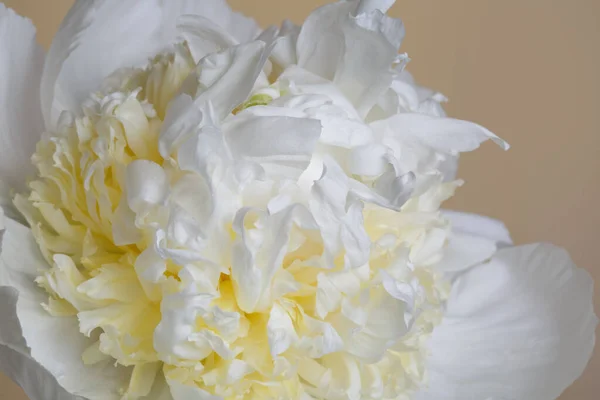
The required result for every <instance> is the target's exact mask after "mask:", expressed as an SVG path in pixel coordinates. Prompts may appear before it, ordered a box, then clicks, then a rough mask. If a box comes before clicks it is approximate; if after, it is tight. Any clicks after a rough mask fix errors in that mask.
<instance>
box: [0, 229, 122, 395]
mask: <svg viewBox="0 0 600 400" xmlns="http://www.w3.org/2000/svg"><path fill="white" fill-rule="evenodd" d="M4 225H5V228H6V230H5V231H4V234H3V238H2V249H1V253H0V321H2V323H1V324H0V370H2V371H3V372H4V373H6V374H7V375H8V376H10V377H11V378H12V379H13V380H15V381H16V382H17V383H18V384H19V385H21V387H22V388H23V389H24V390H25V393H27V395H28V396H29V398H30V399H31V400H76V399H79V397H77V396H73V395H70V394H68V393H67V392H66V391H65V389H67V390H68V392H69V393H75V394H76V395H81V396H84V397H85V398H87V399H91V400H112V399H119V398H120V397H121V396H120V395H119V392H118V391H119V390H120V389H122V388H124V387H127V384H128V382H127V380H128V377H129V375H130V374H129V372H128V371H126V370H124V369H122V368H117V367H114V365H113V362H111V360H107V361H105V362H101V363H99V364H96V365H91V366H88V365H84V364H83V361H82V354H83V352H84V350H86V349H87V348H88V347H89V346H90V345H91V344H92V341H91V340H90V339H88V338H86V337H85V336H84V335H82V334H81V333H80V332H79V327H78V322H77V319H76V318H75V317H54V316H52V315H50V314H49V313H48V312H46V311H45V310H44V309H43V308H42V307H41V304H42V303H44V302H46V301H47V297H46V296H45V294H44V292H43V290H41V289H40V288H39V287H38V286H37V285H36V283H35V278H36V277H37V276H38V275H39V273H40V271H44V270H45V269H47V268H48V265H47V263H46V261H45V260H44V259H43V257H42V255H41V254H40V252H39V250H38V247H37V244H36V243H35V240H34V238H33V236H32V235H31V232H30V231H29V229H28V228H26V227H24V226H23V225H21V224H19V223H18V222H15V221H13V220H11V219H9V218H5V219H4ZM57 381H58V383H57ZM63 388H64V389H63Z"/></svg>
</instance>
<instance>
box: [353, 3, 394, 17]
mask: <svg viewBox="0 0 600 400" xmlns="http://www.w3.org/2000/svg"><path fill="white" fill-rule="evenodd" d="M395 2H396V0H361V1H360V4H359V5H358V8H357V10H356V14H357V15H358V14H362V13H368V12H371V11H374V10H379V11H381V12H382V13H386V12H387V11H388V10H389V9H390V8H391V7H392V6H393V5H394V3H395Z"/></svg>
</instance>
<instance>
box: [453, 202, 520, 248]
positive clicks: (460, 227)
mask: <svg viewBox="0 0 600 400" xmlns="http://www.w3.org/2000/svg"><path fill="white" fill-rule="evenodd" d="M443 215H444V218H446V219H447V220H449V221H450V224H451V225H452V231H453V232H459V233H462V234H467V235H471V236H481V237H485V238H487V239H490V240H493V241H495V242H497V243H499V244H502V245H504V246H506V245H512V244H513V241H512V239H511V237H510V233H509V232H508V229H507V228H506V226H505V225H504V223H502V221H498V220H496V219H493V218H489V217H485V216H483V215H477V214H469V213H463V212H458V211H450V210H444V211H443Z"/></svg>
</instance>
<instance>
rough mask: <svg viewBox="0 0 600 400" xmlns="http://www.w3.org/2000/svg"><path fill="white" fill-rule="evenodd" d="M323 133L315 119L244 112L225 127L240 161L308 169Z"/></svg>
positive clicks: (232, 150)
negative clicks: (257, 114)
mask: <svg viewBox="0 0 600 400" xmlns="http://www.w3.org/2000/svg"><path fill="white" fill-rule="evenodd" d="M320 134H321V124H320V123H319V121H317V120H315V119H309V118H294V117H287V116H267V115H265V116H255V115H253V114H252V112H250V111H248V112H243V113H240V114H238V115H237V116H236V117H235V118H231V119H230V120H229V121H228V122H227V123H225V124H224V125H223V135H224V136H225V139H226V141H227V144H228V146H229V148H230V150H231V152H232V154H233V157H234V158H236V159H246V160H252V161H257V162H261V163H262V162H265V163H280V164H292V165H295V166H298V167H299V168H300V169H302V170H304V169H305V168H306V167H307V166H308V163H309V162H310V160H311V156H312V153H313V150H314V148H315V146H316V144H317V140H318V139H319V136H320Z"/></svg>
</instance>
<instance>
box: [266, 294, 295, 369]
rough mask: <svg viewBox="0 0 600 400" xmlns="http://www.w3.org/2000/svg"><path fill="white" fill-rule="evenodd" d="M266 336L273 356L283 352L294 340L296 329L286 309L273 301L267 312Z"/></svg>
mask: <svg viewBox="0 0 600 400" xmlns="http://www.w3.org/2000/svg"><path fill="white" fill-rule="evenodd" d="M267 336H268V338H269V348H270V349H271V355H272V356H273V358H275V357H276V356H278V355H279V354H281V353H283V352H285V351H286V350H287V349H288V348H289V347H290V346H291V345H292V344H293V343H294V342H295V341H296V340H298V336H297V335H296V330H295V329H294V323H293V322H292V318H291V317H290V315H289V314H288V312H287V311H286V309H285V308H284V307H282V306H280V305H279V304H277V303H275V304H274V305H273V308H271V312H270V314H269V322H268V323H267Z"/></svg>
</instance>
